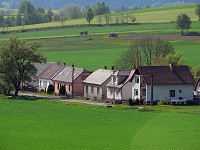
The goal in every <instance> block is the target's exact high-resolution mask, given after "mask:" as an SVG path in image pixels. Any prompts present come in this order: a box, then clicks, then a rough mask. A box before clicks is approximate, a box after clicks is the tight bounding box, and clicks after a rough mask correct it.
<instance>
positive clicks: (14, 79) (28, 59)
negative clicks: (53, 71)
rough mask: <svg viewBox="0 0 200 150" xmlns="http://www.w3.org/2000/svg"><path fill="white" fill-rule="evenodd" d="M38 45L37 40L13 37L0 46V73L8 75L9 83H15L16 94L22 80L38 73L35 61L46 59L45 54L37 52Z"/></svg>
mask: <svg viewBox="0 0 200 150" xmlns="http://www.w3.org/2000/svg"><path fill="white" fill-rule="evenodd" d="M38 47H39V44H38V43H37V42H33V41H25V40H20V39H18V38H17V37H11V38H10V39H9V40H8V41H6V42H5V44H4V45H2V46H1V48H0V51H1V53H0V74H1V76H3V77H4V76H6V78H7V81H6V82H7V83H11V84H12V85H13V87H14V89H15V95H16V96H17V95H18V91H19V88H20V85H21V83H22V81H25V80H27V79H30V77H31V76H34V75H35V74H36V72H37V69H36V68H35V66H34V65H33V63H40V62H44V61H45V59H44V58H43V56H42V55H41V54H39V53H37V52H36V49H37V48H38Z"/></svg>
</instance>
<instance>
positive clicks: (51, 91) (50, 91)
mask: <svg viewBox="0 0 200 150" xmlns="http://www.w3.org/2000/svg"><path fill="white" fill-rule="evenodd" d="M54 91H55V90H54V86H53V85H52V84H50V85H49V86H48V89H47V94H53V93H54Z"/></svg>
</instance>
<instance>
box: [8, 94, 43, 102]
mask: <svg viewBox="0 0 200 150" xmlns="http://www.w3.org/2000/svg"><path fill="white" fill-rule="evenodd" d="M7 97H8V99H11V100H25V101H36V100H40V99H41V98H38V97H36V96H14V95H9V96H7Z"/></svg>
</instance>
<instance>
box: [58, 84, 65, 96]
mask: <svg viewBox="0 0 200 150" xmlns="http://www.w3.org/2000/svg"><path fill="white" fill-rule="evenodd" d="M59 95H66V89H65V86H63V85H62V86H61V87H60V89H59Z"/></svg>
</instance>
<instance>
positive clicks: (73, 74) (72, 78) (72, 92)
mask: <svg viewBox="0 0 200 150" xmlns="http://www.w3.org/2000/svg"><path fill="white" fill-rule="evenodd" d="M72 98H74V64H73V63H72Z"/></svg>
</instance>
